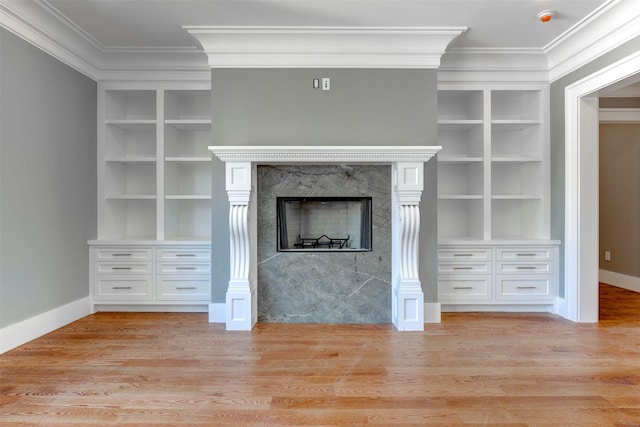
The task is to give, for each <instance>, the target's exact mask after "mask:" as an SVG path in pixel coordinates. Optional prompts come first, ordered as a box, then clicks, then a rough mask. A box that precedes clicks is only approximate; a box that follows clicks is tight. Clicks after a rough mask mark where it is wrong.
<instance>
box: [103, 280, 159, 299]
mask: <svg viewBox="0 0 640 427" xmlns="http://www.w3.org/2000/svg"><path fill="white" fill-rule="evenodd" d="M151 283H152V282H151V276H135V277H133V278H129V277H122V276H112V277H106V276H105V277H96V278H95V279H94V286H95V288H94V295H93V298H94V299H95V300H109V301H151V300H152V298H153V294H152V292H151Z"/></svg>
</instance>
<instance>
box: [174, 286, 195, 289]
mask: <svg viewBox="0 0 640 427" xmlns="http://www.w3.org/2000/svg"><path fill="white" fill-rule="evenodd" d="M176 289H178V290H187V289H198V288H197V287H195V286H178V287H176Z"/></svg>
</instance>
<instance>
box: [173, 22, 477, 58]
mask: <svg viewBox="0 0 640 427" xmlns="http://www.w3.org/2000/svg"><path fill="white" fill-rule="evenodd" d="M182 28H184V29H185V30H186V31H187V32H188V33H189V34H191V35H192V36H193V37H194V38H196V39H197V40H198V41H199V42H200V44H201V46H202V48H203V50H204V52H205V53H206V54H207V56H208V58H209V65H210V66H211V67H212V68H322V67H330V68H438V67H439V66H440V57H441V56H442V54H443V53H444V52H445V50H446V48H447V46H448V45H449V43H451V41H453V39H455V38H456V37H458V36H459V35H460V34H462V33H464V32H465V31H466V30H467V27H347V26H345V27H343V26H335V27H333V26H326V27H324V26H316V27H314V26H308V27H294V26H278V27H275V26H237V27H235V26H215V25H185V26H183V27H182Z"/></svg>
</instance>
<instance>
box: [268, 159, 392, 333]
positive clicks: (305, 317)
mask: <svg viewBox="0 0 640 427" xmlns="http://www.w3.org/2000/svg"><path fill="white" fill-rule="evenodd" d="M257 179H258V191H257V197H258V200H257V209H258V212H257V216H258V320H259V321H260V322H280V323H389V322H390V321H391V168H390V166H387V165H373V166H371V165H322V166H314V165H304V166H293V165H279V166H269V165H265V166H258V172H257ZM283 196H290V197H304V196H306V197H311V196H314V197H345V196H353V197H355V196H358V197H365V196H366V197H372V211H373V218H372V234H373V236H372V240H373V251H371V252H337V253H336V252H277V247H276V246H277V245H276V236H277V224H276V197H283Z"/></svg>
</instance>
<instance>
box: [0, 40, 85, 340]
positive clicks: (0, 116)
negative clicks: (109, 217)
mask: <svg viewBox="0 0 640 427" xmlns="http://www.w3.org/2000/svg"><path fill="white" fill-rule="evenodd" d="M0 90H1V94H0V190H1V191H0V327H6V326H9V325H11V324H14V323H16V322H19V321H22V320H25V319H28V318H30V317H33V316H35V315H38V314H41V313H44V312H47V311H49V310H52V309H55V308H57V307H60V306H62V305H65V304H68V303H70V302H73V301H75V300H78V299H81V298H83V297H86V296H88V295H89V262H88V261H89V260H88V249H87V240H89V239H92V238H95V237H96V103H97V99H96V93H97V92H96V90H97V88H96V83H95V82H94V81H92V80H90V79H89V78H87V77H85V76H84V75H82V74H80V73H78V72H76V71H74V70H73V69H71V68H69V67H68V66H66V65H64V64H63V63H61V62H59V61H57V60H56V59H54V58H53V57H51V56H49V55H48V54H46V53H44V52H42V51H40V50H39V49H37V48H35V47H34V46H32V45H30V44H29V43H27V42H25V41H24V40H22V39H20V38H18V37H16V36H15V35H13V34H11V33H9V32H7V31H6V30H2V29H0Z"/></svg>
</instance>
